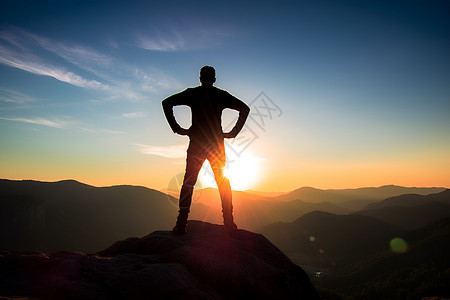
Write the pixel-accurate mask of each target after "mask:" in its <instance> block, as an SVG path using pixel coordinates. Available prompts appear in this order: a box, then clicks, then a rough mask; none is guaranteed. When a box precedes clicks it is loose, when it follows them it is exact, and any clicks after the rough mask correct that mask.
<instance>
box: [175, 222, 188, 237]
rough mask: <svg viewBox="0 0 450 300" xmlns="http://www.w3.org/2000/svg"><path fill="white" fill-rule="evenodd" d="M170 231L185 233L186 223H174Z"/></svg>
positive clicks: (179, 233)
mask: <svg viewBox="0 0 450 300" xmlns="http://www.w3.org/2000/svg"><path fill="white" fill-rule="evenodd" d="M172 232H173V233H175V234H178V235H182V234H185V233H186V225H184V226H182V225H178V224H177V225H175V227H174V228H173V229H172Z"/></svg>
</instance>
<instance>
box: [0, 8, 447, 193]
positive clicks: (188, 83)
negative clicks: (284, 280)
mask: <svg viewBox="0 0 450 300" xmlns="http://www.w3.org/2000/svg"><path fill="white" fill-rule="evenodd" d="M45 2H46V1H44V3H42V2H33V1H30V3H28V4H27V5H21V4H20V2H18V3H16V2H15V1H8V2H5V3H2V9H1V10H0V11H1V12H0V15H1V22H0V79H1V81H0V145H1V147H0V166H1V168H0V177H1V178H8V179H35V180H50V181H55V180H61V179H75V180H79V181H82V182H85V183H87V184H92V185H96V186H103V185H114V184H132V185H143V186H146V187H149V188H154V189H158V190H162V189H165V188H166V187H167V185H168V184H169V182H170V180H171V179H172V178H174V176H177V175H178V174H180V173H183V172H184V167H185V159H186V148H187V144H188V138H187V137H186V136H179V135H176V134H174V133H173V132H172V130H171V129H170V128H169V126H168V124H167V122H166V120H165V118H164V115H163V112H162V109H161V101H162V100H163V99H164V98H166V97H168V96H169V95H172V94H174V93H177V92H179V91H182V90H184V89H185V88H187V87H194V86H197V85H199V80H198V76H199V74H198V72H199V70H200V68H201V67H202V66H204V65H212V66H214V67H215V68H216V71H217V76H216V77H217V81H216V83H215V86H217V87H219V88H221V89H225V90H227V91H229V92H230V93H231V94H233V95H234V96H236V97H237V98H239V99H241V100H243V101H244V102H245V103H247V104H248V105H249V106H250V107H251V111H250V117H249V119H248V121H247V123H246V126H245V127H244V130H243V131H242V132H241V133H240V134H239V135H238V136H237V137H236V140H235V142H234V144H233V145H231V143H232V141H229V143H230V145H229V146H233V147H235V148H234V150H230V149H228V151H227V155H228V156H229V157H228V159H229V164H228V165H227V169H226V170H225V172H226V174H227V175H228V177H229V178H230V181H231V185H232V187H233V188H234V189H238V190H241V189H255V190H263V191H279V192H285V191H289V190H293V189H296V188H299V187H301V186H314V187H317V188H346V187H348V188H350V187H352V188H355V187H361V186H380V185H386V184H396V185H403V186H440V187H450V115H449V112H450V101H448V99H450V89H449V84H448V78H450V67H449V66H450V59H449V56H448V53H450V48H449V43H448V42H447V40H448V36H449V33H448V28H450V26H449V22H450V18H449V17H448V16H447V12H448V11H449V10H448V4H446V3H444V2H442V3H434V2H433V4H430V3H428V2H423V3H422V2H417V3H416V2H408V3H400V2H398V3H397V2H396V1H393V2H391V1H386V2H383V1H381V2H378V1H369V2H367V1H362V2H352V3H350V2H349V3H347V2H346V1H344V2H345V3H347V4H348V5H347V4H346V5H343V4H342V3H340V2H336V1H325V2H324V3H322V4H318V3H316V2H311V3H303V2H292V3H290V4H286V5H274V4H269V2H268V3H265V2H255V3H251V2H248V3H247V4H246V5H242V3H241V2H236V5H231V3H228V2H226V3H225V2H224V3H214V4H212V2H211V3H208V5H203V4H200V3H198V4H192V3H182V2H181V3H178V4H177V5H173V4H171V3H169V2H167V3H166V2H161V3H154V2H145V1H137V2H136V3H134V4H133V5H130V4H129V3H127V2H125V1H109V2H102V1H94V3H96V4H95V5H94V4H92V6H91V4H89V3H91V2H87V1H86V2H84V1H68V2H67V3H66V4H64V5H63V4H58V5H56V4H55V3H54V2H51V3H49V4H48V5H46V4H45ZM99 12H101V14H100V15H99V14H98V13H99ZM205 24H207V26H205ZM233 113H235V111H234V112H233V111H231V112H230V111H228V112H226V111H224V113H223V118H224V123H223V127H224V130H225V131H226V129H227V126H228V125H229V124H230V123H231V122H232V120H233V118H235V117H236V116H235V114H233ZM175 116H176V118H177V120H178V121H179V123H180V124H181V125H182V126H183V127H185V128H188V127H189V126H190V111H189V109H188V108H187V107H179V109H177V111H175ZM228 129H229V128H228ZM236 145H237V146H236ZM233 151H234V152H233ZM232 155H237V156H236V157H232ZM206 177H207V174H205V172H202V174H200V180H201V182H202V183H203V184H204V185H206V186H215V183H210V182H211V180H210V179H208V178H206ZM208 180H209V181H208ZM199 184H200V183H199Z"/></svg>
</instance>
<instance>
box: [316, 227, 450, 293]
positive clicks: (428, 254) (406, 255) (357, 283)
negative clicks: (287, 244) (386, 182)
mask: <svg viewBox="0 0 450 300" xmlns="http://www.w3.org/2000/svg"><path fill="white" fill-rule="evenodd" d="M405 240H406V242H407V245H408V248H407V250H406V251H405V252H403V253H395V252H393V251H389V250H387V251H384V252H380V253H377V254H375V255H372V256H368V257H366V258H364V259H363V260H360V261H357V262H354V263H352V264H349V265H347V266H345V267H344V268H342V269H338V270H334V273H333V275H331V274H330V275H329V276H324V277H323V278H320V279H316V280H315V284H316V285H318V286H319V287H322V288H326V289H332V290H333V291H337V292H339V293H340V294H341V295H342V296H343V298H345V299H353V298H354V299H393V300H396V299H398V300H403V299H449V297H450V285H449V284H448V283H449V282H450V272H449V270H450V256H449V255H448V253H450V218H445V219H442V220H439V221H437V222H434V223H432V224H430V225H428V226H425V227H423V228H420V229H417V230H414V231H411V232H409V233H408V234H407V235H406V236H405ZM350 282H351V284H348V283H350Z"/></svg>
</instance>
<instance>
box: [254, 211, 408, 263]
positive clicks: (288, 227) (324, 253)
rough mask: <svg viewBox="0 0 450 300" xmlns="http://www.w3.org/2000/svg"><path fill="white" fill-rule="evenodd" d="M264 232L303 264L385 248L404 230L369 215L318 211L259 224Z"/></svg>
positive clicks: (343, 258)
mask: <svg viewBox="0 0 450 300" xmlns="http://www.w3.org/2000/svg"><path fill="white" fill-rule="evenodd" d="M260 232H261V233H262V234H264V235H265V236H266V237H267V238H268V239H269V240H270V241H272V242H273V243H274V244H275V245H276V246H278V247H279V248H280V249H281V250H283V251H284V252H285V253H287V254H288V255H289V256H291V257H294V258H293V259H294V260H295V261H296V262H297V263H299V264H303V265H311V263H312V262H314V264H316V265H318V266H331V265H336V264H340V263H345V262H348V261H353V260H355V259H358V258H361V257H364V256H365V255H368V254H371V253H376V252H378V251H382V250H386V249H388V248H389V241H390V240H391V239H392V238H394V237H396V236H399V235H402V234H403V233H404V231H403V230H402V229H400V228H398V227H396V226H394V225H391V224H388V223H385V222H383V221H381V220H378V219H376V218H373V217H368V216H362V215H353V214H352V215H335V214H331V213H325V212H320V211H315V212H311V213H309V214H306V215H304V216H302V217H300V218H299V219H297V220H296V221H294V222H291V223H275V224H272V225H269V226H266V227H263V228H262V229H261V230H260Z"/></svg>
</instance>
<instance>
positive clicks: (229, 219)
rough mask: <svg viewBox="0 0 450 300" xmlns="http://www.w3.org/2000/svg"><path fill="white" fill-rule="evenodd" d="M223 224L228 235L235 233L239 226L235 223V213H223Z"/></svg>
mask: <svg viewBox="0 0 450 300" xmlns="http://www.w3.org/2000/svg"><path fill="white" fill-rule="evenodd" d="M223 224H224V225H225V231H226V232H227V233H233V232H234V231H236V230H237V225H236V224H235V223H234V220H233V213H232V212H231V211H230V212H225V211H224V212H223Z"/></svg>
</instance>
